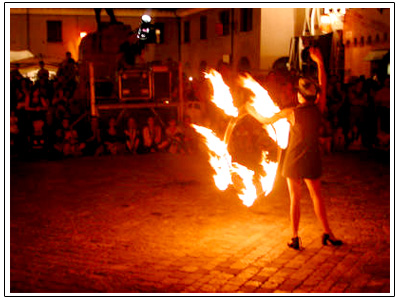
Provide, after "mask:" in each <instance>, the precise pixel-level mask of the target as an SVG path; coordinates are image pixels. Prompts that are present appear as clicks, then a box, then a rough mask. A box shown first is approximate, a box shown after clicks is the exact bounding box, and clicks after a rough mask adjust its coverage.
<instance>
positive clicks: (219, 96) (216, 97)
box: [205, 69, 239, 117]
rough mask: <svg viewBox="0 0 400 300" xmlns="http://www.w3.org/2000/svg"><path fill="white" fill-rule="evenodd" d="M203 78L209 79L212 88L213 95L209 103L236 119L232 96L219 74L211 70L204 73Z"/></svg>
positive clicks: (236, 114)
mask: <svg viewBox="0 0 400 300" xmlns="http://www.w3.org/2000/svg"><path fill="white" fill-rule="evenodd" d="M205 78H208V79H210V81H211V84H212V86H213V93H214V94H213V95H212V96H211V101H212V102H213V103H214V104H215V105H216V106H217V107H219V108H220V109H222V110H223V111H224V112H225V114H227V115H228V116H232V117H237V116H238V114H239V112H238V109H237V108H236V107H235V106H234V105H233V99H232V94H231V92H230V89H229V87H228V86H227V85H226V84H225V82H224V80H223V79H222V76H221V74H220V73H218V72H217V71H215V70H214V69H211V70H210V72H209V73H205Z"/></svg>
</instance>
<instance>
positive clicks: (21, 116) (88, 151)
mask: <svg viewBox="0 0 400 300" xmlns="http://www.w3.org/2000/svg"><path fill="white" fill-rule="evenodd" d="M39 67H40V69H39V71H38V72H37V74H36V79H35V80H34V81H32V80H31V79H29V78H28V77H23V76H22V75H21V73H20V72H19V70H18V68H16V69H14V70H13V71H12V72H11V74H10V80H11V82H10V87H11V89H10V91H11V97H10V104H11V105H10V106H11V112H10V142H11V155H12V156H19V157H24V158H29V159H31V158H32V159H34V158H49V159H58V158H63V157H73V156H81V155H115V154H121V153H132V154H137V153H139V154H140V153H150V152H171V153H190V152H193V151H195V150H196V145H195V142H194V136H195V135H194V132H193V131H194V129H193V128H192V127H190V125H188V124H190V120H189V119H188V117H185V122H184V123H183V124H177V121H176V119H174V118H171V119H170V120H168V124H167V125H165V126H161V125H160V124H164V123H163V120H161V119H160V118H158V117H155V116H149V117H148V118H147V120H145V121H142V123H143V124H139V122H138V121H137V120H136V119H135V117H134V116H133V115H128V116H126V115H125V116H123V118H121V116H119V117H115V116H111V117H108V118H106V119H105V118H104V117H102V118H100V117H92V116H90V114H88V112H87V109H86V107H85V104H84V103H81V102H80V101H79V100H78V99H76V97H75V90H76V88H77V64H76V62H75V60H74V59H73V58H72V57H71V53H69V52H67V53H66V58H65V60H64V61H62V62H61V63H60V64H59V68H58V71H57V74H56V76H55V78H50V76H49V71H48V70H47V69H46V66H45V63H44V62H43V61H40V62H39Z"/></svg>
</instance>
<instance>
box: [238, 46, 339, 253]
mask: <svg viewBox="0 0 400 300" xmlns="http://www.w3.org/2000/svg"><path fill="white" fill-rule="evenodd" d="M309 51H310V56H311V59H312V60H313V61H315V62H316V64H317V68H318V81H319V82H318V83H316V82H315V81H314V80H313V79H311V78H304V77H302V78H300V79H299V81H298V91H297V99H298V105H297V106H296V107H294V108H287V109H284V110H281V111H280V112H279V113H277V114H275V115H274V116H272V117H270V118H265V117H263V116H261V115H260V114H259V113H257V111H256V110H255V109H254V108H253V107H252V106H250V105H247V106H246V108H247V110H248V112H249V113H250V114H251V115H252V116H253V117H255V118H256V119H257V120H258V121H259V122H261V123H264V124H271V123H275V122H276V121H277V120H279V119H281V118H287V120H288V121H289V122H290V124H291V126H290V133H289V145H288V148H287V151H286V154H285V158H284V160H283V166H282V176H284V177H286V180H287V185H288V189H289V194H290V217H291V227H292V233H293V237H292V241H291V242H290V243H288V246H289V247H291V248H293V249H296V250H300V249H301V240H300V238H299V236H298V230H299V221H300V198H301V183H302V181H303V180H304V182H305V183H306V185H307V188H308V191H309V193H310V195H311V198H312V200H313V203H314V211H315V213H316V215H317V217H318V219H319V221H320V222H321V224H322V227H323V230H324V234H323V236H322V243H323V245H327V244H328V242H329V243H330V244H332V245H334V246H340V245H342V241H341V240H338V239H336V238H335V237H334V235H333V233H332V231H331V229H330V227H329V223H328V218H327V213H326V209H325V205H324V199H323V198H322V194H321V181H320V177H321V175H322V163H321V156H320V152H319V144H318V132H319V127H320V125H321V119H322V112H324V111H325V109H326V107H325V104H326V98H325V88H326V73H325V69H324V64H323V57H322V55H321V52H320V50H319V49H318V48H310V50H309Z"/></svg>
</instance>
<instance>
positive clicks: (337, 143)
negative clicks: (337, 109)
mask: <svg viewBox="0 0 400 300" xmlns="http://www.w3.org/2000/svg"><path fill="white" fill-rule="evenodd" d="M332 131H333V150H335V151H343V150H344V149H345V146H346V138H345V135H344V131H343V127H342V126H340V124H339V118H338V117H335V118H334V119H333V125H332Z"/></svg>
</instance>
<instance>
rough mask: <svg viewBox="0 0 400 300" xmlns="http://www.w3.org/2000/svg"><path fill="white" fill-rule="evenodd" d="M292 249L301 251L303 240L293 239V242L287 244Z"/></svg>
mask: <svg viewBox="0 0 400 300" xmlns="http://www.w3.org/2000/svg"><path fill="white" fill-rule="evenodd" d="M287 245H288V246H289V247H290V248H293V249H295V250H300V249H301V240H300V238H299V237H298V236H297V237H294V238H292V242H291V243H288V244H287Z"/></svg>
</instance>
